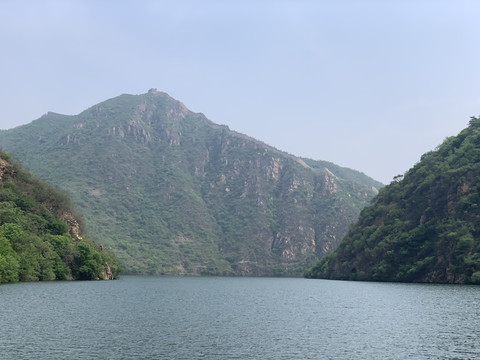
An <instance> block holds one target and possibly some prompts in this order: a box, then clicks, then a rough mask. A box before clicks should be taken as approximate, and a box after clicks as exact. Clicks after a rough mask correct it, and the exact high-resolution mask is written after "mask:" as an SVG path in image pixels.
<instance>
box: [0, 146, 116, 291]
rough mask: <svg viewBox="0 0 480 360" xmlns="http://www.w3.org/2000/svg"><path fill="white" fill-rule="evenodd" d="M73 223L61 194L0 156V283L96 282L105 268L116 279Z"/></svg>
mask: <svg viewBox="0 0 480 360" xmlns="http://www.w3.org/2000/svg"><path fill="white" fill-rule="evenodd" d="M62 218H63V220H62ZM77 219H78V215H77V216H74V215H73V212H72V205H71V201H70V198H69V197H68V196H67V195H66V194H65V193H64V192H62V191H60V190H58V189H56V188H53V187H51V186H48V185H46V184H45V183H43V182H41V181H40V180H38V179H37V178H36V177H35V176H33V175H32V174H31V173H30V172H28V171H26V170H23V169H22V168H21V167H20V165H18V164H12V162H11V158H10V155H9V154H7V153H5V152H3V151H2V152H1V153H0V283H10V282H17V281H37V280H71V279H82V280H90V279H101V278H104V277H105V271H106V267H108V268H110V270H109V272H110V271H111V274H112V276H116V275H117V274H118V266H117V264H116V260H115V258H114V257H113V256H111V255H109V254H107V253H105V252H103V251H100V249H99V248H98V247H97V246H96V245H95V244H94V243H93V242H91V241H89V240H88V239H86V238H85V236H84V235H82V236H80V235H79V234H80V232H81V231H82V229H81V228H82V226H81V224H79V223H78V221H77ZM68 221H70V222H71V224H70V225H72V226H75V227H76V228H75V231H78V234H77V233H71V230H72V229H71V227H70V226H69V224H68V223H67V222H68Z"/></svg>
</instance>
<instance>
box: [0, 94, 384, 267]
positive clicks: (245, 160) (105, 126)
mask: <svg viewBox="0 0 480 360" xmlns="http://www.w3.org/2000/svg"><path fill="white" fill-rule="evenodd" d="M0 145H1V146H3V147H4V148H5V149H6V150H7V151H9V152H11V153H12V154H13V155H14V156H15V157H17V158H18V159H20V160H21V161H22V162H23V163H24V165H25V166H26V167H28V168H29V169H30V170H32V171H34V172H35V174H38V175H39V176H40V177H41V178H42V179H43V180H46V181H47V182H49V183H52V184H54V185H56V186H58V187H60V188H62V189H64V190H66V191H67V192H68V193H69V194H70V195H71V196H72V198H73V200H74V202H75V204H76V205H78V207H79V209H80V210H81V211H82V213H83V214H84V216H85V220H86V224H87V226H88V228H89V231H90V233H91V234H92V237H95V239H96V240H97V241H101V242H102V243H103V244H104V246H108V247H109V248H111V249H113V250H114V251H115V253H116V254H117V255H118V257H119V260H120V262H121V265H123V266H124V267H125V268H126V271H127V272H129V273H149V274H216V275H222V274H225V275H226V274H231V275H233V274H235V275H301V274H302V273H303V270H304V269H305V268H306V267H307V266H311V265H313V264H314V263H315V261H316V260H318V259H319V258H320V257H322V256H323V255H324V254H326V253H328V252H329V251H331V250H332V249H334V248H335V247H336V246H337V245H338V243H339V241H340V239H341V238H342V237H343V236H344V235H345V233H346V232H347V229H348V225H349V224H350V223H351V222H353V221H354V220H356V218H357V216H358V213H359V211H360V209H361V208H362V207H363V206H364V205H366V204H367V203H368V202H369V201H370V200H371V198H372V197H373V196H374V195H375V194H376V191H377V188H379V187H380V186H381V184H380V183H378V182H376V181H374V180H372V179H371V178H369V177H367V176H365V175H364V174H362V173H359V172H357V171H353V170H350V169H345V168H341V167H339V166H337V165H334V164H331V163H326V162H320V161H313V160H308V159H300V158H297V157H295V156H293V155H290V154H286V153H284V152H281V151H279V150H277V149H275V148H273V147H271V146H268V145H266V144H264V143H262V142H260V141H257V140H255V139H252V138H250V137H248V136H245V135H243V134H239V133H236V132H234V131H231V130H230V129H229V128H228V127H227V126H222V125H217V124H214V123H212V122H211V121H209V120H208V119H207V118H206V117H205V116H204V115H203V114H200V113H193V112H191V111H189V110H188V109H187V108H186V107H185V106H184V105H183V104H182V103H180V102H179V101H176V100H174V99H172V98H171V97H169V96H168V95H167V94H165V93H161V92H158V91H156V90H153V89H152V90H150V91H149V92H148V93H146V94H142V95H121V96H119V97H116V98H113V99H110V100H107V101H104V102H102V103H100V104H98V105H95V106H93V107H91V108H89V109H87V110H85V111H84V112H82V113H81V114H79V115H76V116H65V115H59V114H54V113H48V114H46V115H45V116H43V117H41V118H40V119H38V120H36V121H33V122H32V123H30V124H27V125H24V126H20V127H18V128H15V129H11V130H7V131H0Z"/></svg>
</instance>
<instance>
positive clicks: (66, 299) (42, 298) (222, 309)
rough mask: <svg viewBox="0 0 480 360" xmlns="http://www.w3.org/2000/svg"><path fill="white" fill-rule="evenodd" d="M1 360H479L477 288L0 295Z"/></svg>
mask: <svg viewBox="0 0 480 360" xmlns="http://www.w3.org/2000/svg"><path fill="white" fill-rule="evenodd" d="M0 301H1V306H0V354H1V355H0V357H1V358H2V359H74V358H75V359H78V358H81V359H473V358H480V340H479V338H480V310H479V309H480V307H479V305H480V304H479V302H480V287H474V286H458V285H457V286H451V285H420V284H391V283H366V282H341V281H325V280H305V279H278V278H193V277H178V278H174V277H158V278H157V277H134V276H125V277H123V278H122V279H121V280H118V281H109V282H105V281H103V282H47V283H25V284H15V285H2V286H0Z"/></svg>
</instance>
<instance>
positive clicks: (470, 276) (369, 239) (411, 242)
mask: <svg viewBox="0 0 480 360" xmlns="http://www.w3.org/2000/svg"><path fill="white" fill-rule="evenodd" d="M479 194H480V120H479V119H476V118H472V119H471V121H470V123H469V126H468V127H467V128H466V129H465V130H463V131H462V132H461V133H460V134H459V135H458V136H456V137H450V138H447V139H446V140H445V141H444V142H443V143H442V144H441V145H440V146H439V147H438V148H437V149H436V150H435V151H432V152H429V153H427V154H425V155H423V156H422V158H421V161H420V162H419V163H417V164H416V165H415V166H414V167H413V168H412V169H410V170H409V171H408V172H407V173H406V174H405V176H404V177H403V179H402V178H401V177H397V178H396V179H395V181H393V182H392V183H391V184H390V185H388V186H386V187H384V188H382V189H381V190H380V193H379V194H378V195H377V196H376V197H375V199H374V200H373V202H372V205H371V206H369V207H366V208H365V209H364V210H363V211H362V212H361V214H360V217H359V220H358V222H357V223H356V224H355V225H353V226H352V227H351V229H350V231H349V233H348V234H347V236H346V237H345V238H344V239H343V241H342V243H341V244H340V246H339V247H338V249H337V250H336V251H335V252H334V253H333V254H331V255H329V256H326V257H325V258H323V259H322V260H321V261H320V262H319V263H318V264H317V265H315V267H313V268H312V269H310V270H309V271H307V272H306V276H307V277H313V278H328V279H351V280H381V281H405V282H436V283H476V284H478V283H480V206H479V205H480V195H479Z"/></svg>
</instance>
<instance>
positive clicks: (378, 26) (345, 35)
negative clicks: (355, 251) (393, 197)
mask: <svg viewBox="0 0 480 360" xmlns="http://www.w3.org/2000/svg"><path fill="white" fill-rule="evenodd" d="M479 19H480V1H478V0H471V1H467V0H451V1H442V0H396V1H395V0H378V1H375V0H363V1H362V0H351V1H349V0H329V1H313V0H312V1H306V0H305V1H262V0H260V1H258V0H257V1H248V0H247V1H245V0H242V1H240V0H238V1H197V0H192V1H182V0H176V1H148V0H143V1H133V0H132V1H126V0H124V1H122V0H115V1H113V0H112V1H107V0H103V1H98V0H93V1H72V0H70V1H64V0H58V1H48V0H44V1H38V0H35V1H23V0H1V1H0V46H1V53H2V55H1V56H0V81H1V86H0V98H1V99H2V100H1V101H2V102H1V106H0V129H8V128H12V127H15V126H19V125H21V124H26V123H29V122H31V121H32V120H35V119H37V118H39V117H40V116H41V115H43V114H44V113H46V112H48V111H53V112H57V113H62V114H78V113H80V112H81V111H82V110H85V109H86V108H88V107H90V106H92V105H94V104H96V103H99V102H101V101H103V100H106V99H108V98H112V97H115V96H117V95H120V94H122V93H128V94H142V93H145V92H147V91H148V90H149V89H150V88H157V89H158V90H159V91H164V92H166V93H168V94H169V95H171V96H172V97H174V98H176V99H178V100H180V101H182V102H183V103H184V104H185V105H186V106H187V107H188V108H189V109H190V110H192V111H195V112H202V113H204V114H205V115H206V116H207V117H208V118H209V119H210V120H212V121H214V122H215V123H218V124H225V125H228V126H229V127H230V128H231V129H232V130H236V131H238V132H241V133H244V134H247V135H249V136H252V137H254V138H256V139H259V140H262V141H264V142H265V143H267V144H269V145H272V146H275V147H276V148H278V149H280V150H284V151H287V152H289V153H291V154H294V155H298V156H303V157H308V158H312V159H317V160H328V161H332V162H334V163H336V164H338V165H341V166H346V167H350V168H353V169H356V170H360V171H362V172H364V173H365V174H367V175H369V176H371V177H373V178H375V179H377V180H379V181H382V182H384V183H389V182H390V181H391V180H392V178H393V176H395V175H397V174H403V173H404V172H405V171H407V170H408V169H409V168H410V167H412V166H413V165H414V164H415V163H416V162H417V161H418V160H419V159H420V156H421V155H422V154H423V153H425V152H427V151H430V150H433V149H434V148H435V147H436V146H437V145H439V144H440V143H441V142H442V141H443V140H444V139H445V137H447V136H452V135H456V134H457V133H458V132H459V131H460V130H462V129H463V128H464V127H466V126H467V123H468V120H469V118H470V116H472V115H475V116H476V115H480V96H479V95H480V81H479V80H480V65H479V64H480V26H479ZM0 146H1V144H0Z"/></svg>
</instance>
